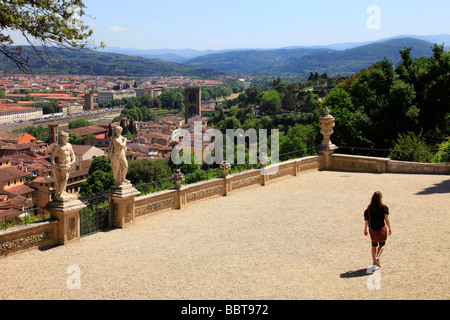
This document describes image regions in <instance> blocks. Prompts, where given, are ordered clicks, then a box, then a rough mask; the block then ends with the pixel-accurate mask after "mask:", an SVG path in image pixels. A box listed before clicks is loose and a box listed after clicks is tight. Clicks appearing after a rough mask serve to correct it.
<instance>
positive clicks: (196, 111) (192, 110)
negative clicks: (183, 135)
mask: <svg viewBox="0 0 450 320" xmlns="http://www.w3.org/2000/svg"><path fill="white" fill-rule="evenodd" d="M184 108H185V121H186V122H187V120H188V119H189V118H192V117H195V116H199V117H201V116H202V88H200V87H187V88H186V89H185V91H184Z"/></svg>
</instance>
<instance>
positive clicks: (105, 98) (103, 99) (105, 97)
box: [97, 90, 136, 104]
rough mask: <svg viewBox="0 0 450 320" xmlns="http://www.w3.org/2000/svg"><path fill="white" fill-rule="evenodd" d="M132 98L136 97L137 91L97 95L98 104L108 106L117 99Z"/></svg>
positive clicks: (104, 92)
mask: <svg viewBox="0 0 450 320" xmlns="http://www.w3.org/2000/svg"><path fill="white" fill-rule="evenodd" d="M132 97H136V91H134V90H121V91H101V92H99V93H98V94H97V102H98V103H103V104H107V103H110V102H111V101H112V100H115V99H124V98H132Z"/></svg>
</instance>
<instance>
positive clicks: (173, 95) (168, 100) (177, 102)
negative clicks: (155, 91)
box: [158, 89, 184, 110]
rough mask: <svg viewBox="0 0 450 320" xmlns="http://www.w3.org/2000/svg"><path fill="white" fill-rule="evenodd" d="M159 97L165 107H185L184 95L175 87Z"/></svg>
mask: <svg viewBox="0 0 450 320" xmlns="http://www.w3.org/2000/svg"><path fill="white" fill-rule="evenodd" d="M158 98H159V100H160V101H161V106H162V108H164V109H178V110H182V109H183V107H184V95H183V93H182V92H181V91H180V90H176V89H173V90H168V91H164V92H163V93H162V94H161V95H160V96H159V97H158Z"/></svg>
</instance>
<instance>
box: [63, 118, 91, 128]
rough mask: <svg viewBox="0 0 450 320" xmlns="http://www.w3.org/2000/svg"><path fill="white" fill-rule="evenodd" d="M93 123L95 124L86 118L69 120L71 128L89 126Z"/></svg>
mask: <svg viewBox="0 0 450 320" xmlns="http://www.w3.org/2000/svg"><path fill="white" fill-rule="evenodd" d="M92 125H94V123H92V122H89V121H87V120H86V119H77V120H74V121H71V122H69V129H77V128H83V127H89V126H92Z"/></svg>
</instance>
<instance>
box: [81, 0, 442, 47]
mask: <svg viewBox="0 0 450 320" xmlns="http://www.w3.org/2000/svg"><path fill="white" fill-rule="evenodd" d="M84 3H85V4H86V6H87V9H86V13H87V14H88V15H89V16H91V17H93V18H95V19H90V18H88V17H83V21H84V22H85V23H87V24H89V25H91V26H92V29H93V30H94V37H93V39H94V40H95V41H96V42H100V41H104V42H105V43H106V45H107V46H116V47H124V48H137V49H162V48H170V49H185V48H192V49H197V50H204V49H215V50H218V49H235V48H279V47H286V46H297V45H307V46H309V45H325V44H333V43H340V42H362V41H370V40H378V39H382V38H387V37H391V36H396V35H412V34H415V35H436V34H442V33H450V1H448V0H427V1H423V0H421V1H417V0H389V1H385V0H370V1H367V0H341V1H336V0H307V1H303V0H275V1H274V0H271V1H267V0H220V1H217V0H192V1H187V0H157V1H156V0H84ZM368 9H370V10H368Z"/></svg>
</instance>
